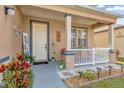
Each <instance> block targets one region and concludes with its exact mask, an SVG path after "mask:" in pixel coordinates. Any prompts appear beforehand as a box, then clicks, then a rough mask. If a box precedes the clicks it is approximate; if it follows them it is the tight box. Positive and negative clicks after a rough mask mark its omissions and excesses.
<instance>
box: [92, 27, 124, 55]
mask: <svg viewBox="0 0 124 93" xmlns="http://www.w3.org/2000/svg"><path fill="white" fill-rule="evenodd" d="M120 35H123V36H122V37H120ZM94 40H95V47H97V48H108V47H109V33H108V31H104V32H99V33H95V34H94ZM115 48H116V49H118V50H119V51H120V55H119V56H120V57H124V27H122V28H117V29H115Z"/></svg>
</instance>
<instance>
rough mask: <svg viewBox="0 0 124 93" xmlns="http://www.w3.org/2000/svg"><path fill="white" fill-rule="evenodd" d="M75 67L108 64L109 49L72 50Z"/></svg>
mask: <svg viewBox="0 0 124 93" xmlns="http://www.w3.org/2000/svg"><path fill="white" fill-rule="evenodd" d="M72 51H74V52H75V66H79V65H86V64H93V65H94V64H96V63H105V62H109V48H93V49H72Z"/></svg>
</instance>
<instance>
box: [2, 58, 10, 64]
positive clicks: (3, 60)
mask: <svg viewBox="0 0 124 93" xmlns="http://www.w3.org/2000/svg"><path fill="white" fill-rule="evenodd" d="M9 59H10V57H9V56H6V57H3V58H0V64H1V63H4V62H6V61H8V60H9Z"/></svg>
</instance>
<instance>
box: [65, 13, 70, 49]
mask: <svg viewBox="0 0 124 93" xmlns="http://www.w3.org/2000/svg"><path fill="white" fill-rule="evenodd" d="M65 29H66V49H67V51H69V50H70V49H71V15H66V17H65Z"/></svg>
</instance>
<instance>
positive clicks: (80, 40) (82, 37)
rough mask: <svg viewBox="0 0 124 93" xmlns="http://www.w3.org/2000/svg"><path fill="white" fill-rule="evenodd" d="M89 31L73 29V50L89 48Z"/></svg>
mask: <svg viewBox="0 0 124 93" xmlns="http://www.w3.org/2000/svg"><path fill="white" fill-rule="evenodd" d="M87 31H88V29H86V28H74V27H73V28H72V33H71V35H72V37H71V48H72V49H74V48H79V49H83V48H86V47H87Z"/></svg>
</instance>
